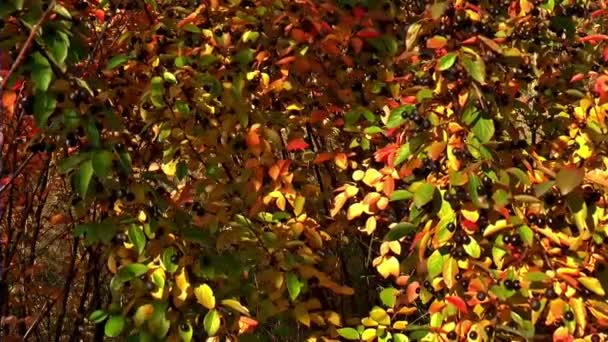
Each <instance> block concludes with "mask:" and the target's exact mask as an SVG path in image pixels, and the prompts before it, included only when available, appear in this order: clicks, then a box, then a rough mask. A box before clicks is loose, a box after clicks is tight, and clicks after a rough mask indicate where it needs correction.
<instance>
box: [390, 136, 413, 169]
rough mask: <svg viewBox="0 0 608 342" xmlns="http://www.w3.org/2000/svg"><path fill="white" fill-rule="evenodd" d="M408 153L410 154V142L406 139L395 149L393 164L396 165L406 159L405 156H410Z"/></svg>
mask: <svg viewBox="0 0 608 342" xmlns="http://www.w3.org/2000/svg"><path fill="white" fill-rule="evenodd" d="M410 155H411V151H410V142H409V141H407V142H406V143H405V144H403V145H401V147H399V149H398V150H397V153H396V155H395V161H394V164H395V166H398V165H399V164H401V163H403V162H404V161H406V160H407V158H409V157H410Z"/></svg>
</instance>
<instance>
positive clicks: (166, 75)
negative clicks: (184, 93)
mask: <svg viewBox="0 0 608 342" xmlns="http://www.w3.org/2000/svg"><path fill="white" fill-rule="evenodd" d="M163 79H164V80H165V81H167V82H169V83H172V84H177V78H176V77H175V75H173V74H172V73H170V72H168V71H165V72H163Z"/></svg>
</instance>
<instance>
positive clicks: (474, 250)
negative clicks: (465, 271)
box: [463, 238, 481, 259]
mask: <svg viewBox="0 0 608 342" xmlns="http://www.w3.org/2000/svg"><path fill="white" fill-rule="evenodd" d="M463 247H464V251H465V252H467V254H468V255H470V256H471V257H473V258H475V259H477V258H479V257H480V256H481V248H480V247H479V244H478V243H477V241H476V240H475V239H473V238H471V242H469V243H468V244H466V245H464V246H463Z"/></svg>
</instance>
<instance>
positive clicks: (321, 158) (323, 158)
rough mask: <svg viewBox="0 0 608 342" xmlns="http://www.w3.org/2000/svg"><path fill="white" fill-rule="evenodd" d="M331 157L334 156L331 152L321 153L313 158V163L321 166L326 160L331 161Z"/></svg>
mask: <svg viewBox="0 0 608 342" xmlns="http://www.w3.org/2000/svg"><path fill="white" fill-rule="evenodd" d="M333 157H334V154H333V153H332V152H322V153H319V155H318V156H317V157H316V158H315V160H314V163H315V164H321V163H324V162H326V161H328V160H331V159H332V158H333Z"/></svg>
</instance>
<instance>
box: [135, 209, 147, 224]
mask: <svg viewBox="0 0 608 342" xmlns="http://www.w3.org/2000/svg"><path fill="white" fill-rule="evenodd" d="M147 218H148V216H147V215H146V212H145V211H143V210H140V211H139V215H137V220H138V221H139V222H141V223H144V222H146V219H147Z"/></svg>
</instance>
